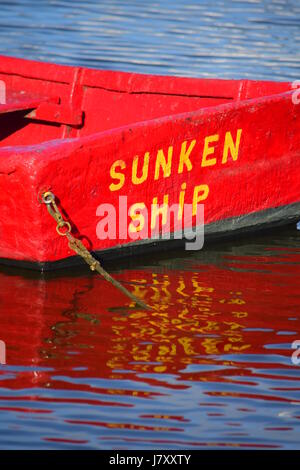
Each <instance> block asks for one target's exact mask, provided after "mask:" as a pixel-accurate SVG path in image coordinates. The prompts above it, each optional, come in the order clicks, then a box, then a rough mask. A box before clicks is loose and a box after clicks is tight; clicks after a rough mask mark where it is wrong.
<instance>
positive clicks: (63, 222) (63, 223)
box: [56, 220, 72, 237]
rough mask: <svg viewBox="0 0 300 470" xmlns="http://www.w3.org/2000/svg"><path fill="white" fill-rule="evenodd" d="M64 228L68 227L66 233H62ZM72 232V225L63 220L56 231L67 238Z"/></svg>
mask: <svg viewBox="0 0 300 470" xmlns="http://www.w3.org/2000/svg"><path fill="white" fill-rule="evenodd" d="M63 227H67V229H66V230H65V231H64V232H62V231H61V229H62V228H63ZM71 230H72V228H71V225H70V223H69V222H66V221H65V220H62V221H61V222H59V223H58V224H57V226H56V231H57V233H58V235H61V236H62V237H64V236H66V235H67V234H68V233H71Z"/></svg>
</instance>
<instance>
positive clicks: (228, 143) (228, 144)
mask: <svg viewBox="0 0 300 470" xmlns="http://www.w3.org/2000/svg"><path fill="white" fill-rule="evenodd" d="M241 134H242V129H238V130H237V133H236V139H235V144H234V142H233V138H232V135H231V132H229V131H228V132H226V134H225V141H224V150H223V158H222V163H227V160H228V151H229V150H230V153H231V156H232V160H234V161H236V160H237V159H238V154H239V146H240V141H241Z"/></svg>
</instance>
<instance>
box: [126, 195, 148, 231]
mask: <svg viewBox="0 0 300 470" xmlns="http://www.w3.org/2000/svg"><path fill="white" fill-rule="evenodd" d="M145 207H146V206H145V204H144V203H143V202H137V203H136V204H133V205H132V206H131V207H130V209H129V216H130V217H131V220H132V222H130V224H129V227H128V230H129V232H131V233H135V232H140V231H141V230H143V228H144V227H145V217H144V216H143V214H141V212H139V213H137V211H142V210H144V209H145ZM136 221H138V225H136V224H134V223H133V222H136Z"/></svg>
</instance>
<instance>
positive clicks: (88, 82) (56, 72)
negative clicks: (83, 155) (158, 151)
mask: <svg viewBox="0 0 300 470" xmlns="http://www.w3.org/2000/svg"><path fill="white" fill-rule="evenodd" d="M291 86H292V85H291V84H290V83H282V82H261V81H250V80H221V79H197V78H181V77H167V76H153V75H140V74H135V73H124V72H113V71H99V70H93V69H85V68H80V67H69V66H62V65H55V64H48V63H42V62H32V61H27V60H23V59H15V58H10V57H5V56H0V147H10V146H16V145H22V146H23V145H33V144H39V143H42V142H46V141H50V140H54V139H65V138H72V137H81V136H86V135H91V134H94V133H97V132H101V131H107V130H109V129H114V128H119V127H122V126H126V125H130V124H133V123H137V122H141V121H147V120H151V119H155V118H160V117H163V116H170V115H175V114H179V113H185V112H192V111H196V110H198V109H200V108H207V107H211V106H217V105H219V104H224V103H229V102H232V101H240V100H246V99H252V98H258V97H262V96H267V95H274V94H278V93H283V92H286V91H288V90H290V89H291Z"/></svg>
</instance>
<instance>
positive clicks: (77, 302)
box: [0, 254, 300, 406]
mask: <svg viewBox="0 0 300 470" xmlns="http://www.w3.org/2000/svg"><path fill="white" fill-rule="evenodd" d="M266 260H267V262H266V263H263V264H262V263H261V264H260V265H259V269H260V270H258V271H257V272H248V271H244V270H243V271H241V272H239V271H235V270H229V269H228V267H219V266H216V265H212V264H211V265H209V266H199V264H198V265H194V266H193V263H191V264H190V265H189V270H186V271H185V270H180V269H175V268H173V267H172V266H171V267H170V269H166V268H165V269H160V270H157V272H152V271H151V270H145V269H143V270H138V269H136V270H127V271H124V272H123V273H122V274H121V275H118V276H117V277H118V278H119V279H121V280H122V281H124V282H126V285H127V286H128V287H129V288H131V289H132V290H133V291H134V293H135V294H136V295H138V296H139V297H141V298H143V299H144V300H145V301H146V302H148V303H149V304H150V305H151V306H152V307H153V308H154V311H153V312H146V311H142V310H137V309H134V308H133V306H131V307H130V303H128V302H127V299H125V298H124V297H123V295H122V294H121V293H120V292H118V291H117V290H116V289H115V288H114V287H112V286H111V285H109V284H107V283H106V282H105V281H102V280H101V279H100V278H98V277H96V276H89V275H83V276H80V277H59V278H55V279H48V280H42V279H40V280H36V279H28V278H27V279H26V278H22V277H20V276H16V275H7V274H0V282H1V297H2V307H1V311H0V324H1V333H0V336H1V338H2V339H3V340H4V341H5V342H6V345H7V363H8V364H9V365H14V364H16V365H24V366H35V367H37V366H39V367H50V368H53V369H55V375H63V374H64V371H65V372H66V371H67V374H68V377H73V378H74V379H76V378H81V379H82V378H84V377H101V378H107V379H117V378H120V379H122V378H126V379H128V380H131V379H132V378H133V377H134V380H135V381H138V380H139V378H138V377H137V375H136V374H137V373H155V374H157V375H156V377H155V378H149V377H148V378H146V379H145V378H143V382H145V381H147V382H148V383H149V384H153V385H160V384H163V385H164V386H168V387H170V388H174V389H178V388H179V389H180V388H183V389H184V388H186V387H187V385H186V383H187V382H188V381H189V380H192V381H197V380H199V381H209V382H215V381H217V382H220V381H224V382H228V383H231V382H232V380H233V379H232V366H234V376H235V377H234V383H243V384H248V385H249V386H255V380H253V379H255V377H258V375H257V371H256V373H255V375H253V377H252V369H253V366H255V367H256V368H257V369H272V368H273V367H275V366H276V364H275V365H274V364H272V363H270V362H269V359H268V357H269V354H270V352H272V353H275V354H277V353H278V354H280V356H286V357H287V358H288V357H290V355H291V350H289V349H285V350H284V349H280V350H279V351H276V350H273V349H266V348H265V345H270V344H275V345H276V344H278V343H280V342H281V343H282V342H285V343H287V342H290V343H291V342H292V341H293V340H294V339H296V338H300V325H299V320H298V321H293V322H290V321H288V318H289V317H298V316H299V313H298V305H297V302H298V301H299V297H297V295H299V294H298V293H299V292H300V289H299V288H300V279H299V276H298V277H297V276H296V275H295V269H296V267H298V266H296V267H295V265H296V263H297V262H299V261H300V254H299V255H298V254H297V255H293V257H292V256H291V255H290V256H288V257H286V259H285V261H286V262H285V264H281V276H279V275H278V273H277V270H276V269H275V270H274V266H272V258H271V257H268V258H266ZM248 264H249V263H247V266H248ZM237 265H238V267H239V268H240V269H241V268H243V264H242V260H241V259H240V258H239V259H238V262H236V261H235V262H234V263H231V267H233V266H234V267H236V266H237ZM255 266H256V269H257V268H258V266H257V264H256V265H255ZM252 267H253V266H252ZM267 267H268V268H270V267H271V268H272V271H271V272H270V273H269V274H268V275H266V274H265V272H264V270H265V269H266V268H267ZM199 268H201V269H202V270H201V271H200V269H199ZM274 271H275V272H274ZM283 274H284V275H283ZM290 275H291V277H292V279H293V282H292V283H290V279H289V276H290ZM297 288H298V291H297ZM245 329H246V330H245ZM253 329H254V330H253ZM257 329H262V331H257ZM247 330H249V331H247ZM280 330H284V331H286V330H292V331H293V332H294V333H293V335H292V336H279V335H277V332H278V331H280ZM239 354H247V355H250V357H251V356H253V355H254V354H255V355H264V356H265V361H264V360H263V361H262V359H261V358H260V361H259V362H258V363H256V362H255V357H253V360H252V361H251V369H250V367H249V365H248V364H247V362H239V360H238V358H239ZM223 355H224V360H222V356H223ZM227 355H230V357H231V358H232V356H233V355H234V360H233V359H230V360H228V359H226V356H227ZM215 356H217V358H216V357H215ZM227 357H228V356H227ZM214 364H215V365H218V366H222V368H220V370H219V369H218V368H216V369H215V370H214V369H213V368H209V370H206V369H205V365H208V366H211V365H214ZM189 365H193V366H195V365H196V366H197V365H199V366H201V365H202V366H204V367H203V369H202V368H197V367H196V368H195V370H192V369H189V368H188V366H189ZM282 366H283V367H285V368H287V369H288V368H289V367H293V365H292V363H291V362H290V361H288V360H287V361H286V364H284V365H282ZM76 368H80V369H78V370H76ZM74 369H75V370H74ZM3 372H4V369H3V371H2V373H3ZM270 372H271V371H270ZM159 374H160V375H159ZM164 374H177V375H178V376H179V378H180V377H181V378H182V379H184V381H185V384H180V381H178V380H177V382H176V383H168V384H166V383H165V381H164ZM52 375H53V371H52V370H50V371H35V373H34V374H32V373H28V372H26V371H25V372H21V373H18V374H17V376H16V377H15V378H11V379H9V378H8V379H7V380H5V381H3V382H2V384H1V385H2V386H3V387H8V388H21V387H22V388H26V387H32V386H37V385H38V386H45V387H47V386H48V387H51V386H55V388H68V387H70V388H72V389H78V390H87V391H97V392H99V391H101V389H99V388H95V387H93V386H91V385H90V384H88V383H87V384H84V383H81V384H78V383H74V382H73V381H72V382H70V381H68V380H67V379H66V380H63V379H62V380H53V379H52V378H51V376H52ZM263 375H264V374H262V376H263ZM159 376H161V381H160V380H159V378H158V377H159ZM237 376H238V377H239V381H238V382H237V381H236V378H237ZM274 377H276V373H275V374H274ZM249 378H250V379H251V380H249ZM286 380H288V377H286ZM274 391H275V390H274ZM105 393H110V394H111V395H114V394H117V395H118V394H124V395H126V394H128V393H129V394H132V392H131V391H126V390H116V389H113V390H107V389H105ZM135 395H136V396H142V397H147V396H149V397H151V396H153V392H146V391H141V390H137V391H135ZM112 404H113V403H109V405H110V406H112Z"/></svg>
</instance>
